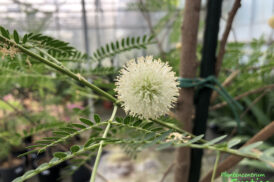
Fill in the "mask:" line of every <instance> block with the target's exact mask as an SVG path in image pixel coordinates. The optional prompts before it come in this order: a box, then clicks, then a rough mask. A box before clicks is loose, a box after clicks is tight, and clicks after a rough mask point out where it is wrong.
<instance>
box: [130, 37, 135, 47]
mask: <svg viewBox="0 0 274 182" xmlns="http://www.w3.org/2000/svg"><path fill="white" fill-rule="evenodd" d="M131 44H132V45H134V44H135V37H132V38H131Z"/></svg>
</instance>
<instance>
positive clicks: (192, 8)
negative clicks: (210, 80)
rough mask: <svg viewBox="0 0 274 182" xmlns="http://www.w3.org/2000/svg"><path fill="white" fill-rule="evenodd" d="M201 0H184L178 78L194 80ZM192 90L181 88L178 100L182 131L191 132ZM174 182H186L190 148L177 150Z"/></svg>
mask: <svg viewBox="0 0 274 182" xmlns="http://www.w3.org/2000/svg"><path fill="white" fill-rule="evenodd" d="M200 6H201V0H186V1H185V9H184V19H183V25H182V40H181V45H182V47H181V64H180V76H181V77H183V78H195V77H196V72H197V60H196V47H197V34H198V27H199V15H200ZM193 98H194V88H182V89H181V90H180V96H179V100H178V106H177V113H178V118H179V120H180V122H181V123H182V125H183V129H185V130H187V131H189V132H191V130H192V119H193V116H194V112H195V111H194V103H193ZM176 157H177V160H176V167H175V176H174V181H175V182H187V181H188V174H189V169H190V148H179V149H178V150H177V156H176Z"/></svg>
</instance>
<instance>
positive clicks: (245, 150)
mask: <svg viewBox="0 0 274 182" xmlns="http://www.w3.org/2000/svg"><path fill="white" fill-rule="evenodd" d="M262 144H263V142H262V141H259V142H255V143H252V144H250V145H247V146H244V147H243V148H240V151H241V152H251V150H252V149H254V148H256V147H258V146H260V145H262Z"/></svg>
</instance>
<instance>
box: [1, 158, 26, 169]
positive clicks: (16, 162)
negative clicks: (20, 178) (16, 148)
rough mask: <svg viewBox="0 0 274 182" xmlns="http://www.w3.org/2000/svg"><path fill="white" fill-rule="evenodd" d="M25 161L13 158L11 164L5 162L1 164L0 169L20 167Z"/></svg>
mask: <svg viewBox="0 0 274 182" xmlns="http://www.w3.org/2000/svg"><path fill="white" fill-rule="evenodd" d="M22 162H23V159H18V158H13V159H12V160H11V161H10V162H9V161H4V162H1V163H0V168H11V167H14V166H18V165H19V164H22Z"/></svg>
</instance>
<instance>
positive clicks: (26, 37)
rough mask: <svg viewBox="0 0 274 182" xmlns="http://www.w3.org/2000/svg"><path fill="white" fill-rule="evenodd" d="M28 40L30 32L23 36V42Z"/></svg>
mask: <svg viewBox="0 0 274 182" xmlns="http://www.w3.org/2000/svg"><path fill="white" fill-rule="evenodd" d="M27 40H28V34H26V35H24V37H23V44H25V43H26V42H27Z"/></svg>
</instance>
